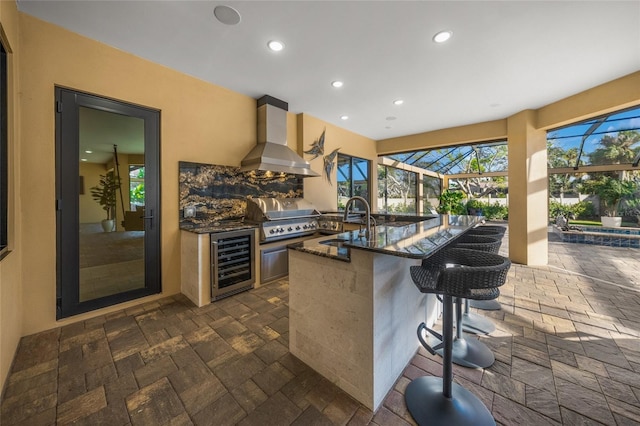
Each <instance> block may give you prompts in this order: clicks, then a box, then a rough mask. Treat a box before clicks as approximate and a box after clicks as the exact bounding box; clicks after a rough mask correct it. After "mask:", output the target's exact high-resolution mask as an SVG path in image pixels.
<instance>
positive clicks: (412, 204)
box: [378, 165, 418, 214]
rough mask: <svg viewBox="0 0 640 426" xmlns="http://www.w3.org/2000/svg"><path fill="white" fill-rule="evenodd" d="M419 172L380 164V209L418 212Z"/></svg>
mask: <svg viewBox="0 0 640 426" xmlns="http://www.w3.org/2000/svg"><path fill="white" fill-rule="evenodd" d="M417 178H418V174H417V173H414V172H408V171H406V170H402V169H397V168H395V167H390V166H383V165H378V211H379V212H385V213H400V214H417V203H416V194H417V191H416V189H417V184H416V183H417V180H418V179H417Z"/></svg>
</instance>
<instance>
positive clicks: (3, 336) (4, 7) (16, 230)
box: [0, 1, 51, 384]
mask: <svg viewBox="0 0 640 426" xmlns="http://www.w3.org/2000/svg"><path fill="white" fill-rule="evenodd" d="M0 34H1V35H0V38H2V43H3V45H4V47H5V49H6V50H7V53H8V55H7V56H8V58H7V59H8V60H7V68H8V73H9V75H8V89H9V91H8V94H7V95H8V101H9V102H8V105H9V111H8V114H9V115H8V127H9V128H8V136H9V141H8V144H9V146H8V148H9V152H8V163H9V164H8V165H9V181H8V186H9V194H8V199H9V211H8V225H9V234H8V239H9V249H10V250H11V253H9V254H8V255H7V256H6V257H5V258H4V259H2V261H1V262H0V384H4V382H5V379H6V377H7V375H8V372H9V369H10V367H11V362H12V361H13V354H14V353H15V350H16V348H17V346H18V342H19V341H20V336H21V335H22V331H23V330H22V305H23V298H22V285H21V283H22V280H23V278H22V269H21V265H22V258H23V253H24V246H23V244H22V234H23V233H22V216H21V213H20V212H21V195H22V194H23V190H22V189H23V188H24V187H23V186H22V185H21V182H20V179H18V178H17V177H18V176H19V175H20V154H21V152H20V151H21V144H20V140H21V139H20V128H19V122H20V111H19V109H18V108H16V107H15V105H17V103H18V93H19V92H20V89H19V87H20V86H19V84H20V80H19V76H20V73H19V72H18V69H19V65H20V56H19V53H18V52H19V51H20V45H19V37H18V11H17V9H16V5H15V3H14V2H12V1H11V2H8V1H2V2H0ZM50 179H51V177H49V180H50ZM28 196H29V194H25V197H28Z"/></svg>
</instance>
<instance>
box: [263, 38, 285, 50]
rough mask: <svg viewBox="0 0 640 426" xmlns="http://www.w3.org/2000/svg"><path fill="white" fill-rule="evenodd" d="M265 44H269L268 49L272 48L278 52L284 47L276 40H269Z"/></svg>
mask: <svg viewBox="0 0 640 426" xmlns="http://www.w3.org/2000/svg"><path fill="white" fill-rule="evenodd" d="M267 46H269V49H271V50H273V51H274V52H279V51H281V50H282V49H284V43H283V42H281V41H278V40H271V41H270V42H269V43H267Z"/></svg>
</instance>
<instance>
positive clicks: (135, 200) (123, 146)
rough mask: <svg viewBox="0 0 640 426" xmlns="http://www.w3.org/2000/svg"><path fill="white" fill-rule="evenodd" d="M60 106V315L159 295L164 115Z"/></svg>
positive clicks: (69, 97) (90, 100)
mask: <svg viewBox="0 0 640 426" xmlns="http://www.w3.org/2000/svg"><path fill="white" fill-rule="evenodd" d="M56 102H57V103H56V105H57V114H56V205H57V317H58V318H64V317H67V316H70V315H75V314H78V313H81V312H87V311H90V310H93V309H98V308H101V307H105V306H110V305H113V304H116V303H121V302H124V301H127V300H131V299H135V298H138V297H142V296H146V295H150V294H154V293H159V292H160V288H161V286H160V232H159V229H160V217H159V214H158V213H159V204H160V203H159V181H160V174H159V112H158V111H153V110H149V109H146V108H141V107H138V106H135V105H131V104H126V103H122V102H118V101H113V100H109V99H104V98H100V97H96V96H93V95H88V94H83V93H79V92H74V91H70V90H67V89H61V88H57V89H56Z"/></svg>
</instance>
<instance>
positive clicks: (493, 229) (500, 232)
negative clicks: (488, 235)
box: [470, 225, 507, 235]
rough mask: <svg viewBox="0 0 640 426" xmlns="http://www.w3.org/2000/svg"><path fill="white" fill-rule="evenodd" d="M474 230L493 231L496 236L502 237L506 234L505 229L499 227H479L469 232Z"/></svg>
mask: <svg viewBox="0 0 640 426" xmlns="http://www.w3.org/2000/svg"><path fill="white" fill-rule="evenodd" d="M474 230H479V231H493V232H495V233H497V234H500V235H504V234H505V233H506V232H507V227H506V226H501V225H480V226H478V227H477V228H474V229H472V230H471V231H470V232H472V231H474Z"/></svg>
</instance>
